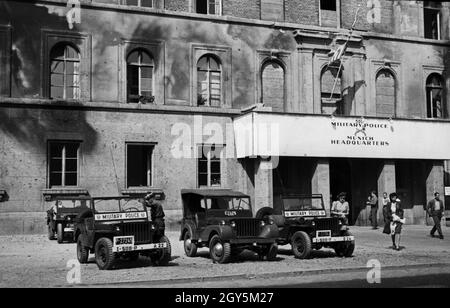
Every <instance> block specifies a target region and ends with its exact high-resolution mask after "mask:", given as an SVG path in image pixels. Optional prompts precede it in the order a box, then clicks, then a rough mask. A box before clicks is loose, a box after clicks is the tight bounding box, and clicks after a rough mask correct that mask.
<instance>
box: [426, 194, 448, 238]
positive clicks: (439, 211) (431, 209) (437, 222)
mask: <svg viewBox="0 0 450 308" xmlns="http://www.w3.org/2000/svg"><path fill="white" fill-rule="evenodd" d="M427 212H428V215H430V217H431V218H433V222H434V227H433V229H432V230H431V232H430V235H431V237H434V234H435V233H436V231H437V232H438V233H439V238H440V239H441V240H443V239H444V235H443V234H442V229H441V219H442V215H443V213H444V204H443V203H442V201H441V199H440V195H439V193H438V192H436V193H434V199H433V200H431V201H430V202H428V205H427Z"/></svg>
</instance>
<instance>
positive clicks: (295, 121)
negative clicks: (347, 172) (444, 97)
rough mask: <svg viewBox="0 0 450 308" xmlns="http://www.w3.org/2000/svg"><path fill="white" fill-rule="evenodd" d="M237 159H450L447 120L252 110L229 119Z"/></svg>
mask: <svg viewBox="0 0 450 308" xmlns="http://www.w3.org/2000/svg"><path fill="white" fill-rule="evenodd" d="M234 129H235V138H236V151H237V156H238V158H243V157H252V156H292V157H349V158H385V159H433V160H446V159H450V122H444V121H430V120H403V119H402V120H401V119H394V120H389V119H378V118H377V119H375V118H370V119H364V118H356V117H331V116H323V115H298V114H272V113H264V112H253V113H250V114H246V115H244V116H242V117H238V118H237V119H235V122H234Z"/></svg>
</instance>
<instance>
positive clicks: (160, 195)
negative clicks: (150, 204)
mask: <svg viewBox="0 0 450 308" xmlns="http://www.w3.org/2000/svg"><path fill="white" fill-rule="evenodd" d="M121 193H122V195H128V196H133V197H144V196H145V195H147V194H150V193H154V194H155V195H156V199H157V200H164V199H165V198H166V195H165V194H164V191H163V190H162V189H161V188H155V187H128V188H127V189H123V190H122V191H121Z"/></svg>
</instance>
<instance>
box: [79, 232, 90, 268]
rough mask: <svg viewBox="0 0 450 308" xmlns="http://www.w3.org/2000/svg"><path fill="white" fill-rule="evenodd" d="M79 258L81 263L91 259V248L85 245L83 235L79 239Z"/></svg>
mask: <svg viewBox="0 0 450 308" xmlns="http://www.w3.org/2000/svg"><path fill="white" fill-rule="evenodd" d="M77 259H78V262H80V263H81V264H86V263H88V260H89V249H87V248H86V247H85V246H83V243H82V241H81V236H79V237H78V239H77Z"/></svg>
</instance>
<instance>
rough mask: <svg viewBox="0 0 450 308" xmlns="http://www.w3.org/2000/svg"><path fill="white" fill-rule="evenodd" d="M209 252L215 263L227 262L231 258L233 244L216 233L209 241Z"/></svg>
mask: <svg viewBox="0 0 450 308" xmlns="http://www.w3.org/2000/svg"><path fill="white" fill-rule="evenodd" d="M209 254H210V256H211V259H212V260H213V262H214V263H220V264H224V263H227V262H229V261H230V259H231V245H230V243H227V242H223V241H222V239H221V238H220V236H218V235H214V236H213V237H212V238H211V240H210V241H209Z"/></svg>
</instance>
